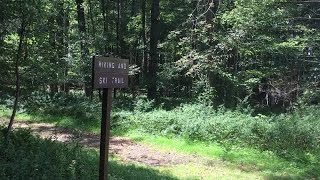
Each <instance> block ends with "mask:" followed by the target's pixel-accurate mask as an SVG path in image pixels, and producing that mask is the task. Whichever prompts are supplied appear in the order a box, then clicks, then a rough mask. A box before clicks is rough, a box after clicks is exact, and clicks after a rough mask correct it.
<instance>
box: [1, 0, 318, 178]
mask: <svg viewBox="0 0 320 180" xmlns="http://www.w3.org/2000/svg"><path fill="white" fill-rule="evenodd" d="M319 43H320V2H319V1H317V0H0V126H1V125H5V126H6V128H2V127H0V177H6V178H7V179H17V178H18V179H24V178H25V177H35V178H37V177H43V178H45V177H53V176H52V174H55V175H56V177H61V179H72V177H73V178H74V179H79V178H80V179H81V178H83V179H90V178H91V179H97V174H96V172H98V171H97V169H98V167H97V163H96V161H97V160H98V159H97V157H95V156H94V155H92V154H96V151H95V152H94V153H87V150H86V149H85V148H82V147H79V146H77V145H76V146H75V147H74V148H73V147H72V148H71V146H69V145H62V144H61V143H60V144H59V143H57V144H54V143H52V142H51V141H47V140H45V141H44V140H42V139H40V138H35V137H33V136H32V135H30V132H25V131H16V130H14V131H12V132H13V133H11V134H10V133H8V132H10V130H11V129H12V127H13V124H14V119H16V120H17V124H18V123H19V122H20V123H21V121H23V120H25V119H27V120H28V121H29V122H30V123H31V124H32V123H38V122H39V121H41V122H45V123H48V124H53V123H54V125H55V126H57V127H59V128H61V127H62V128H66V129H67V130H68V131H72V132H75V134H76V135H79V134H81V133H82V134H83V133H84V134H86V133H91V134H90V135H92V134H93V136H94V135H97V134H99V132H100V120H101V113H100V110H101V92H100V91H99V90H93V89H92V83H91V74H92V67H91V66H92V57H93V56H115V57H120V58H125V59H129V62H130V75H129V88H127V89H115V91H114V94H113V110H112V118H111V129H112V130H111V133H112V135H115V136H121V137H122V136H124V137H126V138H127V137H129V138H130V137H137V136H138V137H139V138H137V139H140V140H141V141H142V142H144V141H148V140H149V142H151V144H152V143H153V145H154V146H155V147H157V148H158V149H161V148H162V147H160V146H165V147H167V148H169V149H170V148H171V149H170V151H171V150H172V149H173V150H172V151H178V152H183V153H185V152H189V153H190V152H191V153H192V154H197V155H199V156H200V157H206V158H211V159H214V160H213V161H212V162H209V163H207V165H205V166H201V167H197V168H198V170H195V167H193V166H192V167H188V166H184V167H183V168H182V169H183V170H184V171H183V172H182V173H180V174H178V175H174V176H177V177H178V178H182V179H183V177H185V178H184V179H188V177H186V176H185V175H186V172H187V171H188V172H189V173H191V172H197V173H199V172H200V173H201V174H198V175H195V176H193V174H192V176H190V177H191V179H193V178H194V177H199V179H202V178H201V177H203V178H207V174H205V173H204V174H202V170H204V169H207V168H209V169H210V168H212V167H213V168H216V167H220V164H227V163H225V161H227V162H228V164H232V168H231V169H241V168H242V169H246V168H247V169H249V170H248V171H247V170H244V171H241V172H242V173H243V172H246V173H247V172H250V173H251V172H254V173H259V177H262V179H317V178H318V177H320V169H319V167H320V123H319V122H320V106H319V103H320V46H319ZM15 117H16V118H15ZM8 119H10V120H8ZM1 123H2V124H1ZM2 130H3V131H2ZM8 130H9V131H8ZM79 136H80V135H79ZM4 137H6V138H4ZM8 137H9V140H8ZM148 138H149V139H148ZM162 138H167V139H166V140H163V139H162ZM150 139H151V140H150ZM132 141H137V140H136V139H133V140H132ZM185 142H187V143H185ZM166 143H167V144H166ZM197 143H198V144H197ZM179 144H180V145H181V144H182V145H181V146H178V145H179ZM50 147H53V148H52V151H51V149H50ZM183 147H186V149H187V150H186V149H183ZM179 148H181V149H183V150H181V149H179ZM188 148H189V149H188ZM215 148H216V149H215ZM48 149H49V150H48ZM83 149H85V150H84V152H82V150H83ZM217 149H218V150H217ZM20 152H21V153H20ZM46 152H49V154H45V153H46ZM215 153H216V154H215ZM169 154H170V153H169ZM217 154H218V155H217ZM69 156H70V158H69ZM48 157H50V158H48ZM65 157H68V158H65ZM217 157H218V158H219V161H220V160H221V159H222V161H223V162H222V163H220V162H219V163H218V165H217V166H215V165H214V164H215V162H216V161H215V160H216V159H217ZM48 159H49V160H51V161H52V162H53V163H52V164H54V163H56V165H55V166H54V165H51V163H47V162H49V160H48ZM75 159H76V160H75ZM116 161H117V160H116ZM75 162H77V163H78V164H77V163H75ZM81 163H82V164H81ZM210 164H213V165H212V167H211V165H210ZM122 165H123V164H121V165H113V166H114V167H113V168H114V169H118V171H117V172H116V171H114V172H112V173H114V174H111V176H112V177H118V176H119V177H120V178H119V179H126V178H127V179H130V177H137V179H154V178H155V177H156V175H155V174H152V173H151V174H150V173H148V172H149V171H146V169H148V170H150V169H149V168H151V169H152V168H153V169H154V167H150V166H148V167H145V168H142V169H141V168H137V169H136V168H135V167H134V166H131V165H130V166H125V167H124V166H122ZM209 166H210V167H209ZM13 167H17V168H13ZM21 167H23V170H24V171H22V170H21V171H19V173H17V172H16V171H15V169H22V168H21ZM38 167H43V168H42V169H41V168H40V169H39V168H38ZM55 167H57V168H55ZM70 167H74V169H72V168H71V170H70ZM87 167H90V168H91V169H90V168H89V169H88V168H87ZM228 167H229V166H228ZM234 167H236V168H234ZM238 167H240V168H238ZM244 167H245V168H244ZM169 168H170V169H167V170H168V172H173V171H174V170H176V169H175V168H176V166H170V167H169ZM128 169H129V170H128ZM130 169H131V170H132V171H131V170H130ZM231 169H230V168H229V169H228V168H227V170H226V171H227V172H226V173H223V174H224V175H226V174H228V173H231V171H232V170H231ZM69 170H70V172H69ZM162 170H163V169H162ZM209 171H210V173H212V172H215V171H216V169H214V170H212V172H211V170H208V172H209ZM31 172H32V173H33V174H32V173H31ZM62 172H63V173H62ZM75 172H78V174H77V173H75ZM150 172H151V171H150ZM152 172H153V171H152ZM208 172H207V173H208ZM64 173H65V174H64ZM260 173H262V175H261V174H260ZM30 174H32V176H31V175H30ZM133 175H135V176H133ZM66 177H68V178H66ZM121 177H123V178H121ZM170 177H171V175H170ZM45 179H46V178H45ZM56 179H59V178H56ZM115 179H117V178H115ZM158 179H163V178H160V176H159V177H158ZM168 179H170V178H168ZM173 179H176V178H173ZM212 179H214V178H212ZM230 179H232V178H230ZM247 179H248V178H247ZM249 179H250V178H249ZM252 179H255V178H252Z"/></svg>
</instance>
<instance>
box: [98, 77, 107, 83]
mask: <svg viewBox="0 0 320 180" xmlns="http://www.w3.org/2000/svg"><path fill="white" fill-rule="evenodd" d="M107 83H108V78H106V77H100V78H99V84H107Z"/></svg>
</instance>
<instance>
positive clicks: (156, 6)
mask: <svg viewBox="0 0 320 180" xmlns="http://www.w3.org/2000/svg"><path fill="white" fill-rule="evenodd" d="M159 36H160V2H159V0H153V1H152V7H151V32H150V62H149V72H148V78H149V81H148V98H149V99H156V97H157V96H156V95H157V70H158V61H159V54H158V41H159Z"/></svg>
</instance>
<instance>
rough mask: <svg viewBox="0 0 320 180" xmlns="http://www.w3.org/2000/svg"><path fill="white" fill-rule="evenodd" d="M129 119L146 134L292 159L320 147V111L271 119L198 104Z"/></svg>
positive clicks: (137, 113) (305, 110) (148, 113)
mask: <svg viewBox="0 0 320 180" xmlns="http://www.w3.org/2000/svg"><path fill="white" fill-rule="evenodd" d="M249 112H250V111H249ZM311 114H312V115H311ZM130 117H131V119H132V120H131V121H130V124H131V126H132V127H136V128H138V129H140V130H141V131H143V132H148V133H152V134H156V135H165V136H180V137H184V138H186V139H190V140H196V141H207V142H218V143H221V144H224V145H227V144H242V145H246V146H248V145H249V146H253V147H256V148H259V149H263V150H270V151H274V152H277V153H279V154H281V155H283V156H291V155H292V153H294V152H295V151H307V152H308V151H313V150H315V149H317V148H319V146H320V144H319V137H320V131H319V129H320V128H319V119H320V114H319V110H317V107H314V108H310V109H304V110H300V111H297V112H295V113H293V114H287V115H278V116H272V117H269V116H264V115H261V114H258V115H256V116H251V115H250V114H248V111H247V112H245V113H244V112H240V111H230V110H226V109H225V108H223V106H221V107H220V108H218V109H217V110H214V109H213V108H212V107H210V106H206V105H200V104H198V105H182V106H180V107H178V108H175V109H173V110H171V111H166V110H162V109H157V110H153V111H150V112H135V114H132V116H130ZM126 122H127V123H129V121H126ZM124 123H125V122H124Z"/></svg>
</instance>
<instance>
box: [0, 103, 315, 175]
mask: <svg viewBox="0 0 320 180" xmlns="http://www.w3.org/2000/svg"><path fill="white" fill-rule="evenodd" d="M35 102H38V101H35ZM49 102H50V103H45V102H43V100H41V101H39V103H38V104H37V103H34V102H33V103H32V102H29V103H28V104H26V105H25V106H24V109H23V111H22V112H23V113H20V114H18V116H22V117H23V118H22V119H28V117H29V120H30V121H37V122H39V121H41V122H43V121H44V122H49V123H56V124H57V125H58V126H63V127H67V128H70V129H77V130H83V131H89V132H95V133H99V129H100V113H101V111H100V109H101V108H100V104H99V103H97V102H95V101H89V100H86V99H83V98H79V99H78V98H76V97H68V98H65V97H60V98H57V99H55V100H50V101H49ZM123 106H130V107H127V108H124V107H123ZM4 111H5V110H4ZM4 111H3V112H4ZM3 112H2V113H3ZM17 119H19V118H17ZM111 126H112V132H113V134H116V135H127V136H131V134H130V133H132V132H135V133H133V135H135V134H144V136H145V138H147V137H150V138H151V137H157V138H158V140H159V138H160V137H163V138H164V139H166V138H168V139H176V140H177V142H175V141H171V142H168V143H161V142H158V140H149V142H151V141H155V142H157V143H158V144H160V145H161V146H159V148H161V147H167V148H168V149H175V150H177V151H179V152H180V151H181V152H186V153H194V152H195V151H197V153H200V155H201V156H206V157H212V158H220V159H223V160H227V161H229V162H232V163H235V164H241V163H245V164H247V165H249V164H251V165H253V166H256V167H259V168H262V169H264V170H265V171H266V173H267V171H269V172H271V173H272V172H274V171H279V173H280V174H281V173H285V172H288V173H289V174H290V173H291V174H294V175H296V176H297V177H320V169H319V168H318V167H320V163H319V162H320V160H319V159H320V155H319V148H320V142H319V139H320V111H319V106H308V107H300V108H298V109H296V110H295V111H294V112H290V113H282V114H279V115H268V116H267V115H263V114H256V113H254V111H253V110H252V109H250V108H238V109H236V110H229V109H226V108H224V107H223V106H220V107H211V106H206V105H204V104H181V105H180V106H175V107H171V108H169V109H168V108H165V107H163V106H162V105H161V104H160V105H155V103H154V101H149V100H147V99H146V98H140V99H139V98H138V99H137V100H135V101H131V100H130V103H129V105H128V104H126V103H125V104H124V105H123V104H122V103H121V101H119V100H117V101H115V103H114V108H113V112H112V118H111ZM136 132H138V133H136ZM160 139H161V138H160ZM135 140H139V138H135ZM144 141H145V142H148V139H144ZM179 142H182V143H179ZM186 142H188V143H189V146H187V143H186ZM190 143H191V144H192V143H195V144H194V145H193V146H190ZM169 144H171V145H172V147H170V146H169ZM208 144H209V145H208ZM207 146H209V147H210V146H212V147H216V148H206V147H207ZM179 147H181V148H179ZM192 149H196V150H192Z"/></svg>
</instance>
